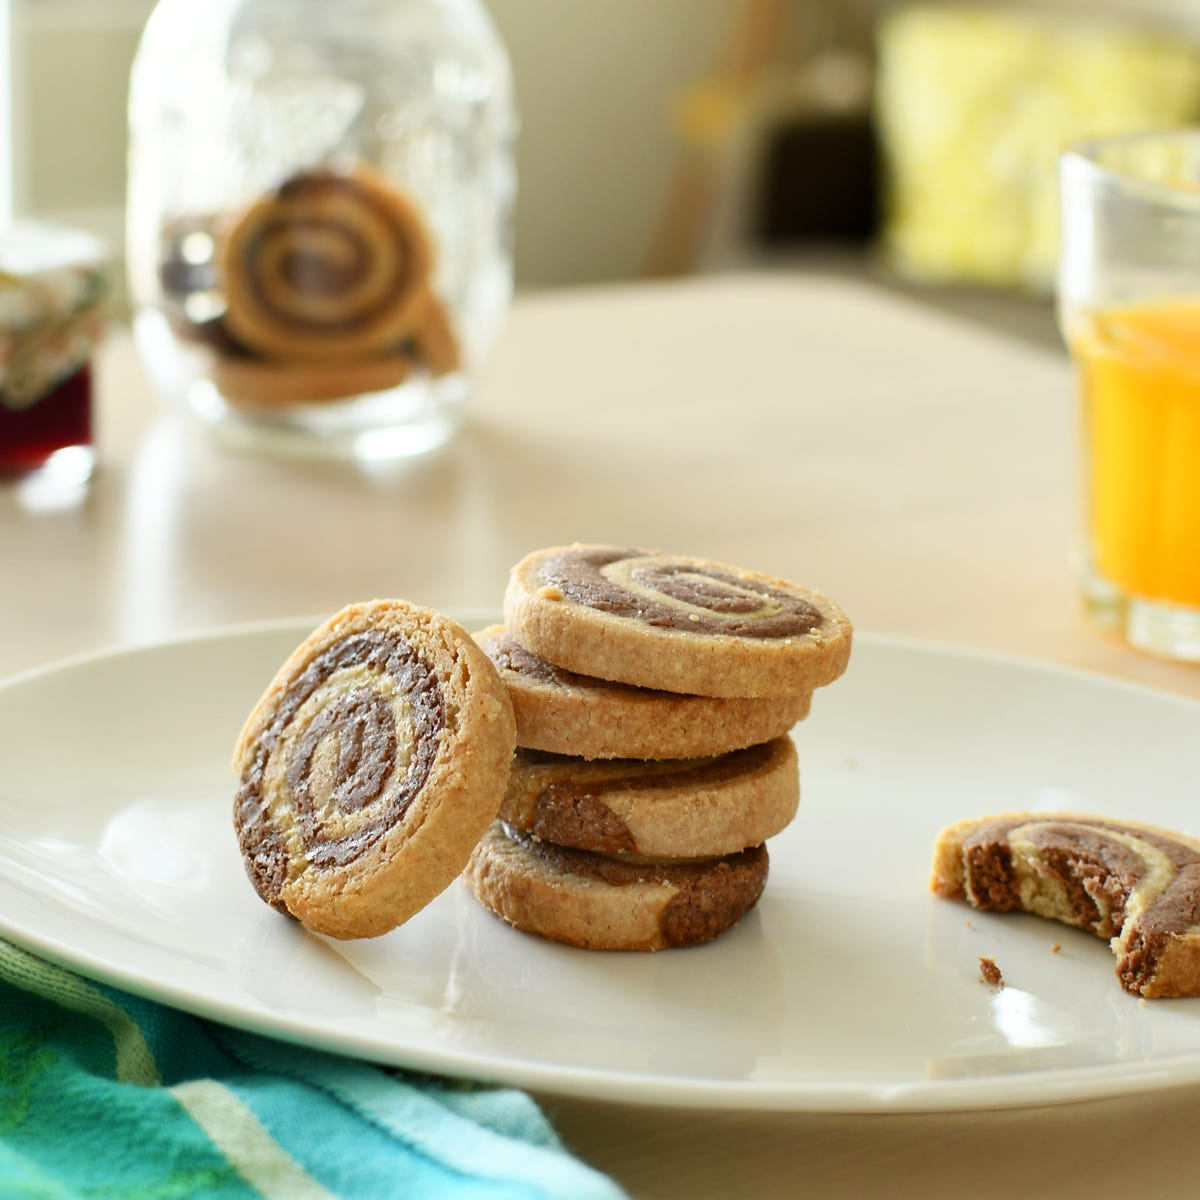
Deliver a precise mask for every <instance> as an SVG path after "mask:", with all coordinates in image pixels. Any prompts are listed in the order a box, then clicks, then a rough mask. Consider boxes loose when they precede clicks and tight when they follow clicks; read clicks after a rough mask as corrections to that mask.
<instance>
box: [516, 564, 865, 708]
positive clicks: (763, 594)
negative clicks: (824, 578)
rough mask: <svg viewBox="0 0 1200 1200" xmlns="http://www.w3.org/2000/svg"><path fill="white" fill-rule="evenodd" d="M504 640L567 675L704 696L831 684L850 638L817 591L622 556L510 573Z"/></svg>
mask: <svg viewBox="0 0 1200 1200" xmlns="http://www.w3.org/2000/svg"><path fill="white" fill-rule="evenodd" d="M504 619H505V623H506V625H507V626H508V630H509V632H510V633H511V635H512V636H513V638H515V639H516V641H517V642H518V643H520V644H521V645H522V646H524V647H525V648H526V649H527V650H529V651H531V652H532V653H534V654H536V655H538V656H539V657H541V658H544V659H546V660H547V661H548V662H552V663H554V664H555V665H556V666H560V667H564V668H566V669H567V670H570V671H576V672H578V673H580V674H583V675H592V676H595V677H597V678H600V679H612V680H617V681H618V682H621V683H628V684H633V685H635V686H637V687H648V688H656V689H660V690H663V691H669V692H685V693H692V694H695V695H700V696H743V697H744V696H758V697H762V696H788V695H797V694H801V693H807V692H811V691H812V690H813V688H815V687H820V686H822V685H823V684H827V683H831V682H832V681H833V680H834V679H836V678H837V677H838V676H839V675H840V674H841V673H842V672H843V671H844V670H845V669H846V665H847V663H848V662H849V658H850V643H851V636H852V629H851V625H850V622H849V620H848V619H847V618H846V615H845V614H844V613H843V612H842V610H841V609H840V608H838V606H837V605H836V604H834V603H833V602H832V601H831V600H829V599H827V598H826V597H825V596H823V595H821V594H820V593H819V592H815V591H813V590H811V589H809V588H805V587H801V586H800V585H799V584H794V583H788V582H786V581H784V580H781V579H773V578H771V577H770V576H767V575H762V574H759V573H758V572H755V571H746V570H743V569H742V568H740V567H731V566H726V565H724V564H722V563H715V562H710V561H708V560H707V559H699V558H684V557H680V556H676V555H666V554H657V553H649V552H646V551H643V550H635V549H629V548H625V547H619V546H590V545H574V546H563V547H555V548H551V549H547V550H539V551H536V552H535V553H533V554H530V555H528V556H527V557H526V558H524V559H522V560H521V562H519V563H518V564H517V565H516V566H515V567H514V568H513V571H512V575H511V577H510V579H509V584H508V589H507V591H506V593H505V598H504Z"/></svg>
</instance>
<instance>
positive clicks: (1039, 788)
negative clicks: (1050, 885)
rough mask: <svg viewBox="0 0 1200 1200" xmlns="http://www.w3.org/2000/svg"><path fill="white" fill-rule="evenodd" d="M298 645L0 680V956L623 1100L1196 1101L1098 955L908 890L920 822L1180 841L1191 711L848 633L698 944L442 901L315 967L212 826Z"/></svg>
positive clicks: (455, 899)
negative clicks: (728, 918) (583, 932)
mask: <svg viewBox="0 0 1200 1200" xmlns="http://www.w3.org/2000/svg"><path fill="white" fill-rule="evenodd" d="M308 628H309V625H307V624H305V625H301V624H296V623H290V624H288V625H276V626H270V627H257V628H251V629H242V630H234V631H227V632H221V633H218V634H215V635H212V636H209V637H201V638H197V639H192V640H185V641H178V642H173V643H168V644H164V645H158V646H151V647H148V648H144V649H136V650H133V651H129V652H124V653H117V654H111V655H104V656H98V657H92V658H88V659H83V660H77V661H75V662H72V663H68V664H65V665H62V666H58V667H54V668H51V669H48V670H45V671H42V672H36V673H33V674H29V675H25V676H23V677H21V678H19V679H17V680H14V681H12V682H11V683H9V684H7V685H6V686H4V687H0V931H2V932H3V933H4V934H5V935H7V936H8V937H10V938H11V939H12V940H14V941H16V942H18V943H20V944H22V945H24V946H26V947H28V948H30V949H32V950H34V951H36V952H39V953H41V954H43V955H45V956H47V957H50V958H52V959H55V960H57V961H60V962H63V963H66V964H68V965H71V966H74V967H76V968H78V969H79V970H81V971H84V972H86V973H89V974H91V975H93V976H95V977H97V978H100V979H103V980H105V981H107V982H110V983H113V984H116V985H118V986H123V987H125V988H128V989H130V990H132V991H135V992H139V993H142V994H144V995H148V996H152V997H155V998H158V999H161V1000H164V1001H167V1002H170V1003H172V1004H175V1005H178V1006H179V1007H181V1008H184V1009H188V1010H191V1011H193V1012H196V1013H200V1014H203V1015H205V1016H209V1017H214V1018H218V1019H220V1020H223V1021H227V1022H230V1023H232V1024H235V1025H240V1026H243V1027H246V1028H249V1029H253V1030H257V1031H260V1032H264V1033H268V1034H273V1035H276V1036H278V1037H281V1038H286V1039H292V1040H295V1041H299V1042H304V1043H307V1044H311V1045H317V1046H323V1047H326V1048H329V1049H333V1050H340V1051H345V1052H348V1053H351V1054H356V1055H361V1056H364V1057H369V1058H372V1059H375V1060H378V1061H381V1062H386V1063H391V1064H398V1065H402V1066H407V1067H412V1068H417V1069H423V1070H429V1071H437V1072H443V1073H447V1074H451V1075H467V1076H477V1077H485V1078H490V1079H494V1080H498V1081H504V1082H507V1083H511V1084H515V1085H518V1086H522V1087H529V1088H534V1089H538V1090H542V1091H547V1092H557V1093H562V1094H573V1095H577V1096H586V1097H596V1098H608V1099H615V1100H624V1101H629V1102H632V1103H645V1104H671V1105H695V1106H707V1107H714V1108H761V1109H775V1110H826V1111H869V1110H900V1109H908V1110H913V1109H943V1108H964V1107H989V1106H1002V1105H1017V1104H1030V1103H1046V1102H1050V1101H1058V1100H1068V1099H1082V1098H1085V1097H1095V1096H1102V1095H1111V1094H1116V1093H1121V1092H1127V1091H1135V1090H1139V1089H1149V1088H1156V1087H1163V1086H1167V1085H1172V1084H1181V1083H1187V1082H1195V1081H1200V1000H1186V1001H1159V1002H1155V1003H1146V1002H1139V1001H1138V1000H1137V999H1136V998H1133V997H1130V996H1128V995H1126V994H1125V993H1123V992H1122V991H1121V989H1120V987H1119V985H1118V984H1117V981H1116V979H1115V976H1114V974H1113V960H1112V957H1111V955H1110V953H1109V951H1108V948H1107V946H1106V945H1105V944H1104V943H1103V942H1102V941H1100V940H1099V939H1094V938H1092V937H1090V936H1089V935H1086V934H1083V933H1080V932H1078V931H1074V930H1069V929H1065V928H1062V927H1059V926H1057V925H1053V924H1051V923H1049V922H1044V921H1040V920H1038V919H1037V918H1033V917H1026V916H988V915H980V914H976V913H972V912H970V911H968V910H967V909H966V908H964V907H961V906H959V905H957V904H953V903H948V902H946V901H942V900H938V899H936V898H934V897H932V896H931V895H930V894H929V893H928V892H927V890H926V888H927V878H928V867H929V857H930V848H931V845H932V842H933V838H934V836H935V834H936V833H937V830H938V829H939V828H940V827H941V826H942V825H943V824H946V823H948V822H950V821H953V820H956V819H958V818H960V817H964V816H972V815H981V814H984V813H988V812H995V811H1000V810H1005V809H1020V810H1026V809H1030V810H1038V809H1042V810H1046V809H1071V810H1076V811H1085V812H1094V813H1098V814H1113V815H1121V816H1129V817H1136V818H1139V819H1144V820H1148V821H1152V822H1154V823H1157V824H1161V825H1166V826H1168V827H1172V828H1178V829H1182V830H1186V831H1188V832H1190V833H1192V834H1197V833H1200V827H1198V822H1200V816H1198V815H1197V814H1198V812H1200V808H1198V807H1197V801H1198V800H1200V783H1198V781H1200V705H1196V704H1192V703H1188V702H1186V701H1183V700H1178V699H1174V698H1172V697H1169V696H1166V695H1162V694H1159V693H1153V692H1149V691H1145V690H1139V689H1135V688H1131V687H1127V686H1122V685H1119V684H1114V683H1108V682H1105V681H1102V680H1098V679H1094V678H1090V677H1087V676H1083V675H1078V674H1072V673H1067V672H1063V671H1056V670H1049V669H1045V668H1040V667H1037V666H1034V665H1031V664H1026V663H1020V662H1014V661H1010V660H1004V659H999V658H993V657H986V656H979V655H968V654H963V653H958V652H955V651H951V650H947V649H939V648H935V647H930V646H925V645H919V644H908V643H903V642H890V641H883V640H878V639H872V638H869V637H863V638H860V639H859V640H858V641H857V643H856V646H855V652H854V662H853V664H852V666H851V669H850V671H849V673H848V674H847V675H846V676H845V677H844V678H843V679H842V680H841V681H839V682H838V683H837V684H836V685H835V686H833V687H831V688H828V689H826V690H825V691H824V692H821V693H819V694H818V696H817V698H816V700H815V702H814V705H813V713H812V715H811V717H810V718H809V719H808V720H807V721H806V722H805V723H804V724H803V725H801V726H800V727H798V729H797V731H796V738H797V742H798V744H799V748H800V756H801V764H802V778H803V793H804V795H803V799H802V801H801V806H800V812H799V814H798V816H797V818H796V820H795V821H794V823H793V824H792V825H791V827H790V828H789V829H788V830H787V831H786V832H785V833H784V834H783V835H781V836H780V837H778V838H777V839H775V840H774V841H773V842H772V844H771V876H770V881H769V882H768V885H767V891H766V894H765V895H764V897H763V899H762V901H761V902H760V904H759V906H758V908H757V909H756V910H755V911H754V912H753V913H752V914H750V915H749V916H748V917H747V918H745V919H744V920H743V921H742V922H741V923H740V925H739V926H738V927H737V928H735V929H734V930H732V931H731V932H730V933H728V934H726V935H725V936H724V937H723V938H721V939H720V940H719V941H717V942H715V943H713V944H712V945H709V946H704V947H698V948H695V949H691V950H686V951H673V952H667V953H661V954H655V955H638V954H598V953H597V954H589V953H587V952H584V951H577V950H572V949H569V948H566V947H561V946H556V945H552V944H549V943H546V942H542V941H539V940H537V939H534V938H531V937H527V936H525V935H523V934H520V933H517V932H514V931H513V930H511V929H509V928H507V927H506V926H504V925H502V924H501V923H500V922H499V921H497V920H495V919H494V918H492V917H491V916H490V915H488V914H487V913H485V912H484V911H483V910H482V909H481V908H480V907H479V906H478V905H477V904H476V903H475V901H474V899H473V898H472V897H471V895H470V894H469V893H468V892H467V891H466V890H465V888H463V887H462V885H461V884H455V885H454V886H453V887H451V889H450V890H449V891H448V892H446V893H444V894H443V895H442V896H441V897H440V898H439V899H438V900H436V901H435V902H434V903H433V904H432V905H431V906H430V907H429V908H428V909H426V910H425V911H424V912H423V913H421V914H419V915H418V916H417V917H416V918H414V919H413V920H412V921H411V922H409V923H408V924H407V925H406V926H404V927H403V928H401V929H399V930H396V931H395V932H393V933H391V934H389V935H387V936H386V937H383V938H379V939H376V940H373V941H366V942H357V943H338V942H334V941H331V940H327V939H324V938H321V937H316V936H313V935H310V934H308V933H306V932H305V931H304V930H303V929H302V928H301V927H300V926H299V925H297V924H295V923H294V922H292V921H290V920H289V919H288V918H286V917H283V916H280V915H279V914H278V913H275V912H273V911H272V910H270V909H268V908H266V907H265V906H264V905H263V904H261V903H260V902H259V900H258V899H257V898H256V896H255V895H254V894H253V892H252V890H251V888H250V885H249V884H248V883H247V881H246V879H245V876H244V874H243V870H242V863H241V858H240V856H239V853H238V849H237V845H236V841H235V839H234V836H233V831H232V824H231V817H230V813H231V797H232V792H233V779H232V776H231V774H230V768H229V765H228V763H229V756H230V751H231V747H232V744H233V741H234V738H235V736H236V734H237V732H238V730H239V729H240V727H241V724H242V721H243V719H244V717H245V715H246V713H247V712H248V711H249V710H250V707H251V706H252V704H253V702H254V701H255V700H256V699H257V697H258V695H259V693H260V692H261V690H262V689H263V687H264V686H265V684H266V682H267V681H268V680H269V679H270V678H271V676H272V675H273V673H274V671H275V670H276V668H277V667H278V665H279V663H280V662H282V660H283V659H284V658H285V657H286V655H287V654H288V652H289V651H290V650H291V648H292V647H293V646H294V644H295V643H296V642H297V641H298V640H299V639H300V637H301V636H302V635H303V634H304V633H306V632H307V630H308ZM1056 943H1057V944H1059V945H1060V946H1061V948H1060V949H1059V950H1058V951H1057V952H1055V951H1054V950H1053V947H1054V946H1055V944H1056ZM983 955H987V956H990V957H992V958H994V959H995V961H996V963H997V964H998V965H999V967H1000V969H1001V970H1002V972H1003V974H1004V978H1005V980H1006V986H1005V987H1004V988H1003V989H1002V990H999V991H996V990H993V989H992V988H989V987H987V986H986V985H985V984H983V982H982V981H981V979H980V975H979V958H980V956H983Z"/></svg>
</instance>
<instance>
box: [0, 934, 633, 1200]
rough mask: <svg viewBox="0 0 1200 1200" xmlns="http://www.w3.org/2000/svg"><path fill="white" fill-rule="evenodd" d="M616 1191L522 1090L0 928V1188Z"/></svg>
mask: <svg viewBox="0 0 1200 1200" xmlns="http://www.w3.org/2000/svg"><path fill="white" fill-rule="evenodd" d="M622 1195H623V1193H622V1192H621V1190H620V1189H619V1188H618V1187H617V1186H616V1185H615V1184H614V1183H612V1182H611V1181H610V1180H608V1179H606V1178H604V1177H603V1176H601V1175H599V1174H598V1173H597V1172H595V1171H593V1170H592V1169H591V1168H589V1167H587V1166H585V1165H584V1164H582V1163H580V1162H578V1161H577V1160H575V1159H573V1158H572V1157H571V1156H570V1155H569V1154H568V1153H567V1151H566V1150H565V1149H564V1148H563V1147H562V1145H561V1144H560V1143H559V1142H558V1140H557V1138H556V1137H555V1135H554V1133H553V1131H552V1130H551V1128H550V1126H549V1125H548V1123H547V1122H546V1120H545V1118H544V1117H543V1115H542V1113H541V1112H540V1111H539V1109H538V1108H537V1106H536V1105H535V1104H534V1102H533V1101H532V1100H531V1099H530V1098H529V1097H528V1096H526V1095H524V1094H523V1093H521V1092H518V1091H514V1090H512V1089H507V1088H492V1087H484V1086H476V1085H472V1084H461V1083H453V1082H450V1081H447V1080H442V1079H436V1078H431V1077H428V1076H421V1075H413V1074H408V1073H405V1072H399V1071H390V1070H385V1069H383V1068H380V1067H375V1066H370V1065H368V1064H365V1063H361V1062H356V1061H354V1060H352V1059H347V1058H341V1057H339V1056H337V1055H332V1054H325V1053H322V1052H319V1051H316V1050H308V1049H305V1048H302V1047H299V1046H292V1045H286V1044H284V1043H281V1042H275V1041H272V1040H270V1039H268V1038H263V1037H257V1036H255V1035H252V1034H248V1033H244V1032H241V1031H239V1030H235V1029H232V1028H230V1027H228V1026H225V1025H221V1024H218V1023H216V1022H212V1021H206V1020H201V1019H199V1018H196V1017H192V1016H188V1015H186V1014H185V1013H182V1012H178V1011H176V1010H174V1009H170V1008H166V1007H164V1006H162V1005H160V1004H155V1003H153V1002H151V1001H148V1000H143V999H139V998H138V997H135V996H131V995H127V994H125V993H123V992H120V991H117V990H116V989H114V988H110V987H106V986H104V985H102V984H98V983H94V982H91V981H88V980H85V979H82V978H80V977H79V976H78V975H74V974H72V973H71V972H70V971H67V970H64V969H63V968H61V967H57V966H54V965H52V964H50V963H48V962H44V961H43V960H41V959H39V958H35V957H34V956H33V955H31V954H29V953H27V952H26V951H24V950H21V949H18V948H17V947H16V946H13V945H11V944H9V943H7V942H3V941H0V1196H3V1197H37V1198H39V1200H41V1198H45V1200H77V1198H82V1197H88V1198H89V1200H93V1198H100V1197H103V1198H105V1200H110V1198H114V1200H115V1198H118V1197H121V1198H124V1197H129V1198H131V1200H132V1198H137V1200H182V1198H184V1197H188V1198H190V1197H214V1198H220V1200H224V1198H226V1197H228V1198H229V1200H235V1198H236V1200H248V1198H250V1197H269V1198H271V1200H329V1198H331V1197H342V1198H346V1200H358V1198H359V1197H388V1198H392V1197H398V1198H407V1197H436V1198H438V1200H441V1198H443V1197H445V1198H447V1200H460V1198H462V1200H467V1198H470V1200H526V1198H528V1200H557V1198H560V1197H561V1198H562V1200H618V1198H619V1197H621V1196H622Z"/></svg>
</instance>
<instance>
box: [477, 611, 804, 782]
mask: <svg viewBox="0 0 1200 1200" xmlns="http://www.w3.org/2000/svg"><path fill="white" fill-rule="evenodd" d="M475 640H476V641H477V642H478V643H479V644H480V645H481V646H482V647H483V649H484V650H485V651H486V653H487V655H488V657H489V658H490V659H491V660H492V662H494V663H495V664H496V666H497V668H498V669H499V671H500V678H501V679H503V680H504V683H505V686H506V687H507V688H508V694H509V697H510V698H511V699H512V702H513V711H514V712H515V714H516V718H517V745H518V746H523V747H526V748H528V749H530V750H549V751H551V752H553V753H555V754H573V755H577V756H578V757H580V758H658V759H662V758H697V757H700V756H703V755H710V754H724V753H726V752H727V751H729V750H739V749H741V748H742V747H744V746H755V745H758V744H759V743H760V742H768V741H770V740H771V739H772V738H776V737H779V736H780V735H781V734H784V733H786V732H787V731H788V730H789V729H791V727H792V726H793V725H795V724H796V722H797V721H801V720H803V719H804V718H805V717H806V716H807V715H808V710H809V706H810V704H811V701H812V696H811V693H808V692H800V693H797V694H796V695H794V696H779V697H767V698H763V699H746V698H741V697H738V698H727V697H726V698H722V697H714V696H685V695H680V694H679V693H677V692H661V691H655V690H652V689H649V688H636V687H630V686H629V685H628V684H624V683H614V682H613V681H611V680H608V679H594V678H592V677H591V676H588V675H578V674H576V673H575V672H573V671H566V670H564V669H563V668H562V667H556V666H554V665H553V664H552V663H548V662H546V660H545V659H544V658H538V656H537V655H536V654H531V653H530V652H529V651H528V650H526V649H524V647H522V646H519V645H518V644H517V643H516V641H514V640H513V638H512V637H511V636H510V635H509V633H508V631H507V630H506V629H505V628H504V626H502V625H492V626H490V627H489V628H487V629H484V630H481V631H480V632H479V633H477V634H475Z"/></svg>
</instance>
